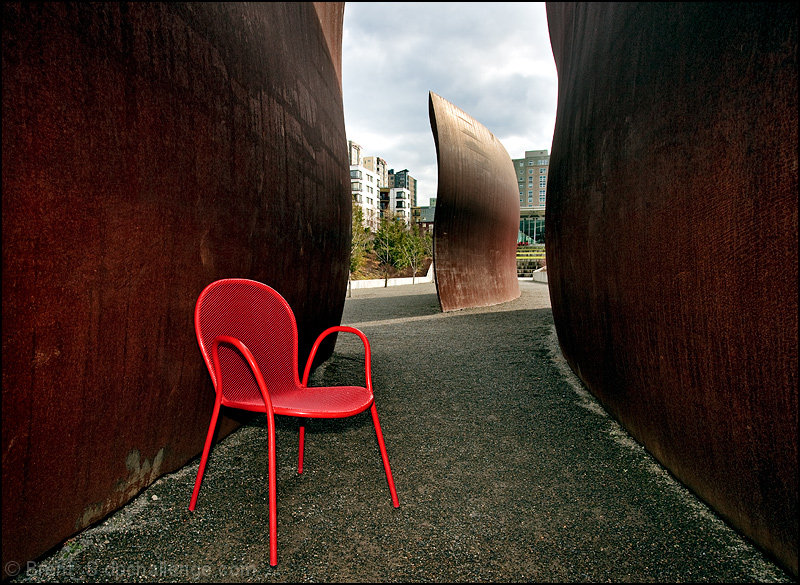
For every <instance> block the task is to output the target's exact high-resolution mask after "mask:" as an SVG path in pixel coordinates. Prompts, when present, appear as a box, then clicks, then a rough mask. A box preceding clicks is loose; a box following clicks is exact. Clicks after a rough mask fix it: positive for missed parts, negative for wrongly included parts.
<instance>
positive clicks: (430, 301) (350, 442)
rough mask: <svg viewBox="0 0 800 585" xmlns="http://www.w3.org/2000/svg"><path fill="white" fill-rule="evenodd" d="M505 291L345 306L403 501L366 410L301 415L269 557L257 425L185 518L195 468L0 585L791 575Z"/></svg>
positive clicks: (390, 297) (340, 373) (375, 294)
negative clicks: (674, 466)
mask: <svg viewBox="0 0 800 585" xmlns="http://www.w3.org/2000/svg"><path fill="white" fill-rule="evenodd" d="M520 286H521V289H522V295H521V297H520V298H519V299H517V300H515V301H511V302H508V303H503V304H501V305H496V306H493V307H487V308H480V309H467V310H462V311H456V312H452V313H441V312H440V311H439V307H438V301H437V297H436V289H435V286H434V285H433V284H418V285H409V286H395V287H389V288H379V289H360V290H354V291H353V293H352V297H348V298H347V300H346V304H345V311H344V316H343V318H342V323H343V324H345V325H353V326H356V327H359V328H360V329H362V330H363V331H364V332H365V333H366V334H367V336H368V337H369V339H370V343H371V345H372V349H373V382H374V387H375V396H376V404H377V408H378V413H379V415H380V418H381V424H382V427H383V432H384V437H385V440H386V445H387V449H388V451H389V458H390V461H391V465H392V471H393V473H394V478H395V482H396V485H397V491H398V495H399V497H400V508H398V509H395V508H393V507H392V505H391V499H390V496H389V490H388V488H387V485H386V479H385V475H384V473H383V468H382V466H381V462H380V456H379V454H378V450H377V444H376V441H375V435H374V431H373V427H372V422H371V419H370V417H369V413H368V412H365V413H362V414H361V415H358V416H355V417H351V418H349V419H343V420H333V421H319V420H317V421H311V422H310V423H309V425H308V426H307V433H306V437H307V438H306V456H305V463H304V472H303V474H302V475H300V476H298V475H297V474H296V448H297V435H296V433H297V423H296V421H295V420H294V419H290V418H282V419H279V422H278V424H277V443H278V472H277V473H278V477H277V484H278V566H277V567H276V568H271V567H270V566H269V561H268V558H269V535H268V520H267V484H266V467H267V463H266V424H265V422H264V420H263V417H257V418H254V419H253V420H251V421H249V422H248V423H247V424H246V425H245V426H243V427H242V428H240V429H239V430H237V431H236V432H234V433H233V434H231V435H230V436H229V437H227V438H226V439H225V440H223V441H222V442H220V443H219V444H218V445H217V446H216V447H215V449H214V450H213V451H212V454H211V457H210V459H209V464H208V468H207V471H206V477H205V479H204V482H203V489H202V490H201V492H200V498H199V500H198V504H197V508H196V510H195V512H193V513H190V512H189V511H188V509H187V506H188V502H189V497H190V495H191V491H192V486H193V483H194V478H195V474H196V472H197V465H198V461H197V460H194V461H192V462H191V463H189V464H188V465H187V466H185V467H184V468H183V469H181V470H179V471H178V472H176V473H173V474H170V475H168V476H164V477H162V478H161V479H159V480H158V481H156V482H155V483H154V484H153V485H151V486H150V487H149V488H148V489H146V490H145V491H144V492H142V493H141V494H140V495H139V496H138V497H137V499H135V500H134V501H133V502H131V503H130V504H129V505H128V506H126V507H124V508H123V509H121V510H119V511H118V512H116V513H115V514H114V515H113V516H111V517H109V518H108V519H106V520H105V521H104V522H102V523H101V524H98V525H96V526H94V527H92V528H89V529H87V530H86V531H84V532H82V533H81V534H79V535H77V536H76V537H75V538H73V539H71V540H70V541H69V542H67V543H66V544H65V545H64V546H63V547H62V548H61V549H60V550H58V551H56V552H55V553H53V554H51V555H50V556H49V557H47V558H45V559H43V560H41V561H40V562H38V563H33V564H31V566H30V567H29V569H28V570H27V572H25V573H23V574H21V575H19V576H18V577H16V578H14V579H13V580H11V582H14V583H34V582H364V583H373V582H401V583H403V582H486V581H489V582H641V583H647V582H672V583H677V582H693V583H696V582H720V583H722V582H727V583H730V582H784V583H791V582H796V581H797V580H796V578H794V577H792V576H791V575H789V574H787V573H785V572H784V571H783V570H781V568H780V567H779V566H778V565H776V564H775V563H774V562H772V561H771V560H770V559H769V558H768V557H766V556H765V555H763V554H762V553H761V552H760V551H759V550H758V549H757V548H756V547H754V546H753V545H752V544H751V543H750V542H749V541H748V540H747V539H745V538H744V537H742V536H741V535H740V534H739V533H737V532H736V531H734V530H733V529H731V528H730V527H729V526H728V525H726V524H725V523H724V522H723V521H722V520H720V519H719V518H718V517H717V516H716V515H715V514H714V513H713V511H711V510H710V509H709V508H708V507H707V506H705V505H704V504H703V503H702V502H701V501H700V500H698V499H697V498H696V497H695V496H693V495H692V493H691V492H689V491H688V490H687V489H686V488H684V487H683V486H682V485H681V484H679V483H678V482H676V481H675V480H674V479H673V478H672V477H671V476H670V475H669V473H668V472H666V471H665V470H664V469H663V468H662V467H661V466H660V465H659V464H658V463H657V462H655V460H654V459H653V458H652V457H650V456H649V455H648V453H647V452H646V451H645V450H644V449H643V448H642V447H641V446H640V445H639V444H638V443H636V442H635V441H634V440H633V439H631V438H630V436H629V435H628V434H627V433H626V432H625V431H624V430H623V429H622V428H621V427H620V426H619V425H618V424H617V423H616V422H615V421H614V420H613V419H612V418H610V417H609V416H608V415H607V414H606V413H605V411H604V410H603V409H602V408H601V407H600V406H599V405H598V403H597V402H596V401H595V400H594V398H593V397H592V396H591V395H590V394H589V393H588V392H587V391H586V390H585V388H584V387H583V386H582V384H581V383H580V381H578V379H577V378H576V377H575V376H574V375H573V374H572V372H571V371H570V369H569V368H568V367H567V365H566V363H565V362H564V360H563V358H562V357H561V354H560V352H559V350H558V343H557V340H556V336H555V330H554V327H553V319H552V313H551V311H550V302H549V296H548V290H547V285H546V284H539V283H534V282H528V281H522V282H521V283H520ZM361 355H362V353H361V347H360V342H359V341H358V339H357V338H356V337H355V336H353V335H340V336H339V340H338V342H337V346H336V351H335V353H334V356H333V357H332V358H331V359H330V360H329V361H328V362H327V363H326V364H325V365H324V366H323V367H321V368H320V369H319V370H318V371H317V372H316V373H315V375H314V378H313V381H314V382H316V383H317V384H347V383H354V384H355V383H358V384H360V383H362V382H361V381H360V380H363V366H362V362H361V361H360V360H361ZM209 415H210V413H209Z"/></svg>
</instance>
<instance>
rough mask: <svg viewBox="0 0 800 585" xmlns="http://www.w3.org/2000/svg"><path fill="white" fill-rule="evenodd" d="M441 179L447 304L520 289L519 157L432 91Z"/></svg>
mask: <svg viewBox="0 0 800 585" xmlns="http://www.w3.org/2000/svg"><path fill="white" fill-rule="evenodd" d="M428 105H429V108H428V111H429V115H430V121H431V129H432V131H433V138H434V141H435V143H436V156H437V160H438V173H439V186H438V192H437V200H436V221H435V222H434V224H433V245H434V251H433V254H434V275H435V278H436V291H437V293H438V295H439V304H440V306H441V309H442V311H453V310H456V309H463V308H466V307H484V306H488V305H495V304H497V303H502V302H505V301H510V300H512V299H515V298H517V297H518V296H519V294H520V292H519V281H518V280H517V261H516V249H517V234H518V231H519V189H518V187H517V176H516V173H515V172H514V165H513V163H512V162H511V157H509V156H508V153H507V152H506V149H505V148H503V145H502V144H500V141H499V140H497V138H495V137H494V135H493V134H492V133H491V132H490V131H489V130H488V129H486V127H485V126H483V124H481V123H480V122H478V121H476V120H475V119H473V118H472V116H470V115H469V114H467V113H466V112H464V111H463V110H461V109H460V108H458V107H456V106H454V105H453V104H451V103H450V102H448V101H447V100H445V99H443V98H441V97H440V96H438V95H436V94H435V93H433V92H430V95H429V99H428Z"/></svg>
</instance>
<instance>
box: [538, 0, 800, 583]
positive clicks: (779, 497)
mask: <svg viewBox="0 0 800 585" xmlns="http://www.w3.org/2000/svg"><path fill="white" fill-rule="evenodd" d="M547 15H548V21H549V26H550V35H551V41H552V46H553V53H554V55H555V60H556V65H557V69H558V80H559V92H558V112H557V119H556V128H555V135H554V138H553V145H552V155H551V159H550V164H551V166H550V173H549V177H548V193H547V218H546V231H547V268H548V281H549V286H550V295H551V299H552V307H553V317H554V320H555V324H556V329H557V332H558V338H559V342H560V344H561V348H562V350H563V353H564V355H565V357H566V359H567V360H568V361H569V363H570V364H571V366H572V368H573V369H574V370H575V372H576V373H577V374H578V375H579V376H580V377H581V379H582V380H583V381H584V382H585V383H586V385H587V387H588V388H589V389H590V390H591V391H592V392H593V393H594V394H595V395H596V396H597V397H598V398H599V400H600V401H601V402H602V403H603V405H604V406H605V407H606V408H607V409H608V410H609V412H610V413H611V414H613V416H615V417H616V418H617V419H619V420H620V421H621V422H622V424H623V425H624V426H625V427H627V429H628V430H629V431H630V432H631V434H632V435H633V436H634V437H636V438H637V439H638V440H640V441H641V442H642V443H643V444H644V445H645V446H646V447H647V449H648V450H649V451H650V452H651V453H652V454H653V455H654V456H655V457H656V458H657V459H658V460H659V461H661V462H662V463H663V464H664V465H665V466H666V467H667V468H668V469H669V470H670V471H672V472H673V473H674V474H675V475H676V476H677V477H678V478H680V479H681V480H682V481H683V482H684V483H685V484H686V485H688V486H689V487H690V488H691V489H693V490H694V491H695V492H696V493H697V494H698V495H699V496H700V497H701V498H703V499H704V500H705V501H707V502H708V503H709V504H710V505H711V506H712V507H713V508H715V509H716V510H717V511H718V512H719V513H720V514H721V515H722V516H723V517H724V518H726V519H727V520H728V521H730V523H731V524H732V525H734V526H736V527H738V528H739V529H740V530H741V531H742V532H743V533H744V534H746V535H747V536H749V537H750V538H752V539H753V540H754V541H755V542H756V543H758V544H759V545H761V546H762V547H763V548H764V549H765V550H767V551H769V552H770V553H771V554H773V555H774V556H775V557H776V558H777V559H778V560H779V561H780V562H781V563H782V564H783V565H784V566H786V567H787V568H788V569H789V570H790V571H792V572H793V573H794V574H795V575H796V574H797V512H798V510H797V497H798V493H797V461H798V459H797V428H798V426H797V423H798V420H797V331H798V329H797V325H798V324H797V309H798V307H797V298H798V290H797V278H798V272H797V244H798V239H797V219H798V217H797V211H798V201H797V128H798V119H797V11H796V8H795V7H793V6H792V5H791V4H788V3H787V4H774V3H752V4H745V3H741V4H739V3H736V4H729V3H689V4H673V3H606V2H598V3H548V4H547Z"/></svg>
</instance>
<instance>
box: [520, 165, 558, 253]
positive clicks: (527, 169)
mask: <svg viewBox="0 0 800 585" xmlns="http://www.w3.org/2000/svg"><path fill="white" fill-rule="evenodd" d="M511 162H513V163H514V171H515V172H516V173H517V185H518V187H519V212H520V220H519V230H520V234H519V242H520V243H528V244H533V243H543V242H544V214H545V207H546V204H547V173H548V171H549V168H550V155H549V154H548V152H547V150H526V151H525V158H515V159H512V161H511Z"/></svg>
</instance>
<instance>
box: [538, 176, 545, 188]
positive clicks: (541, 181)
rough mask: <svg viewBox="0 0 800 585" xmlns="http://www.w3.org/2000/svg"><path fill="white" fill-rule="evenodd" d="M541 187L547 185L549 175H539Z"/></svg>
mask: <svg viewBox="0 0 800 585" xmlns="http://www.w3.org/2000/svg"><path fill="white" fill-rule="evenodd" d="M539 187H547V177H539Z"/></svg>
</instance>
